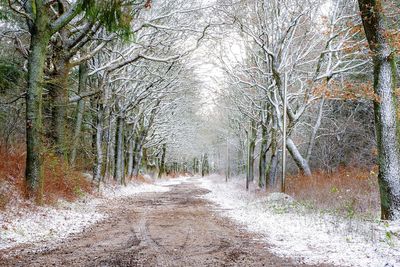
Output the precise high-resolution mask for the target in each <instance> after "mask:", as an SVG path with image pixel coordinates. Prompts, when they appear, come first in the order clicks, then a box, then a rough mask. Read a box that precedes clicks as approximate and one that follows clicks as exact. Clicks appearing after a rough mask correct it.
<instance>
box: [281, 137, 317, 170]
mask: <svg viewBox="0 0 400 267" xmlns="http://www.w3.org/2000/svg"><path fill="white" fill-rule="evenodd" d="M286 148H287V149H288V151H289V153H290V155H291V156H292V158H293V160H294V162H295V163H296V165H297V167H298V168H299V169H300V170H301V171H302V173H303V174H304V175H306V176H311V169H310V166H309V165H308V162H307V160H306V159H305V158H303V156H302V155H301V154H300V151H299V150H298V149H297V147H296V145H295V144H294V143H293V140H292V139H291V138H290V137H287V139H286Z"/></svg>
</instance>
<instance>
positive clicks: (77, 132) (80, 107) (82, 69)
mask: <svg viewBox="0 0 400 267" xmlns="http://www.w3.org/2000/svg"><path fill="white" fill-rule="evenodd" d="M87 74H88V69H87V65H86V63H83V64H81V65H79V84H78V93H83V92H85V91H86V85H87ZM84 110H85V101H84V100H83V99H80V100H79V101H78V103H77V106H76V122H75V129H74V137H73V140H72V149H71V158H70V163H71V165H72V166H75V160H76V151H77V148H78V144H79V140H80V136H81V130H82V121H83V112H84Z"/></svg>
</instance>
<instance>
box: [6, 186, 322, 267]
mask: <svg viewBox="0 0 400 267" xmlns="http://www.w3.org/2000/svg"><path fill="white" fill-rule="evenodd" d="M170 187H171V190H170V191H169V192H165V193H146V194H141V195H137V196H134V197H131V198H125V199H118V200H112V201H110V202H109V203H107V205H105V206H104V207H103V212H106V213H108V214H109V215H110V216H109V218H108V219H107V220H105V221H103V222H101V223H98V224H97V225H95V226H93V227H91V229H89V230H88V231H85V232H84V233H81V234H78V235H75V236H73V237H72V238H70V239H68V240H66V241H63V242H61V243H60V244H58V245H57V246H56V247H52V248H50V247H49V248H47V249H44V250H42V251H39V252H33V251H32V249H29V248H28V249H25V250H24V251H21V250H18V249H17V248H16V249H13V250H9V251H7V253H8V255H14V256H5V257H2V258H0V266H104V267H108V266H146V267H147V266H163V267H169V266H171V267H172V266H255V267H257V266H306V265H304V264H302V263H301V262H295V261H294V260H292V259H288V258H280V257H278V256H276V255H273V254H272V253H270V252H268V249H267V248H266V244H264V243H261V242H259V241H256V238H257V237H256V236H255V235H254V234H250V233H248V232H246V231H244V230H241V229H240V227H238V226H237V225H235V224H234V223H232V222H230V221H229V220H227V219H225V218H221V217H220V216H218V215H217V214H216V213H215V212H214V211H213V210H211V207H212V206H213V205H212V204H211V203H209V202H207V201H206V200H205V199H203V198H201V196H203V195H204V194H206V193H207V192H208V191H207V190H205V189H201V188H199V187H197V186H196V180H195V179H191V180H190V182H188V183H183V184H179V185H173V186H170ZM324 266H327V265H324Z"/></svg>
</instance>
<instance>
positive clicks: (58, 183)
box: [43, 153, 93, 204]
mask: <svg viewBox="0 0 400 267" xmlns="http://www.w3.org/2000/svg"><path fill="white" fill-rule="evenodd" d="M92 189H93V188H92V184H91V182H90V181H88V180H87V179H86V178H85V177H84V176H83V174H82V173H81V172H79V171H76V170H75V169H73V168H71V167H70V166H69V165H68V163H66V162H65V161H63V160H60V158H59V157H57V156H56V155H54V154H52V153H47V154H46V156H45V160H44V190H43V191H44V193H43V201H44V202H45V203H47V204H51V203H54V202H55V201H57V200H58V199H60V198H62V199H65V200H69V201H73V200H75V199H76V198H78V197H81V196H82V195H84V194H85V193H89V192H91V191H92Z"/></svg>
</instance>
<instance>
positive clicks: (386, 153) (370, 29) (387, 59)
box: [358, 0, 400, 220]
mask: <svg viewBox="0 0 400 267" xmlns="http://www.w3.org/2000/svg"><path fill="white" fill-rule="evenodd" d="M358 3H359V7H360V11H361V18H362V21H363V26H364V31H365V34H366V37H367V40H368V43H369V47H370V49H371V51H372V57H373V64H374V91H375V94H376V96H377V99H376V100H375V102H374V112H375V128H376V138H377V144H378V163H379V174H378V182H379V189H380V197H381V218H382V219H389V220H392V219H393V220H394V219H399V218H400V158H399V157H400V148H399V141H400V140H399V117H398V107H397V99H396V89H397V85H396V75H397V73H396V71H397V70H396V59H395V51H394V49H393V48H392V47H391V45H390V43H389V37H388V31H387V26H386V22H385V16H384V14H383V6H382V1H381V0H359V1H358Z"/></svg>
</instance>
